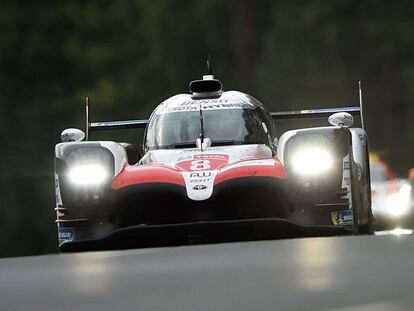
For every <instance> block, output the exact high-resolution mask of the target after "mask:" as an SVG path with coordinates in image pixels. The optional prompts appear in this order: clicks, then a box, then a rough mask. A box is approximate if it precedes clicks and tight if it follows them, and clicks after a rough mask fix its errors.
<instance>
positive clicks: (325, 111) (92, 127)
mask: <svg viewBox="0 0 414 311" xmlns="http://www.w3.org/2000/svg"><path fill="white" fill-rule="evenodd" d="M358 86H359V107H358V106H357V107H344V108H322V109H311V110H294V111H281V112H271V113H270V115H271V116H272V118H273V119H274V120H289V119H304V118H320V117H328V116H330V115H331V114H333V113H337V112H347V113H349V114H351V115H353V116H360V118H361V125H362V128H364V118H363V110H362V83H361V81H358ZM85 108H86V140H89V132H94V131H105V130H122V129H136V128H145V127H146V126H147V124H148V122H149V120H148V119H141V120H136V119H135V120H123V121H102V122H92V123H91V122H90V121H89V108H90V105H89V97H86V101H85Z"/></svg>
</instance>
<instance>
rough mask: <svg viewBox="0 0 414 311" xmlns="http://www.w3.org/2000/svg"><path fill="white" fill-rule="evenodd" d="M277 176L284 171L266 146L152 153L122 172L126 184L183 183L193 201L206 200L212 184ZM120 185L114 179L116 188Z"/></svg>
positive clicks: (210, 192)
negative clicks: (247, 177) (252, 177)
mask: <svg viewBox="0 0 414 311" xmlns="http://www.w3.org/2000/svg"><path fill="white" fill-rule="evenodd" d="M278 174H279V175H280V176H282V177H284V176H285V175H286V172H285V171H284V169H283V166H282V164H281V163H280V162H279V161H278V160H277V159H276V158H274V157H273V155H272V151H271V150H270V148H269V147H267V146H266V145H241V146H223V147H210V148H207V149H205V150H203V151H201V150H200V149H196V148H193V149H173V150H153V151H149V152H148V153H147V154H145V156H144V157H143V158H142V159H141V161H140V165H138V166H134V167H128V168H126V170H125V171H124V173H123V175H125V176H126V175H128V176H127V177H126V178H125V180H127V179H128V182H129V183H132V182H133V181H134V180H135V181H137V183H138V182H139V183H144V182H169V183H175V184H182V185H183V186H185V188H186V191H187V195H188V197H189V198H190V199H192V200H196V201H199V200H206V199H208V198H209V197H210V196H211V195H212V193H213V188H214V186H215V185H217V184H218V183H221V182H223V181H226V180H229V179H234V178H239V177H246V176H272V177H278ZM144 176H146V177H144ZM121 177H122V176H121ZM118 179H119V178H118ZM121 184H122V181H121V183H118V180H117V184H116V185H115V188H116V187H117V185H121Z"/></svg>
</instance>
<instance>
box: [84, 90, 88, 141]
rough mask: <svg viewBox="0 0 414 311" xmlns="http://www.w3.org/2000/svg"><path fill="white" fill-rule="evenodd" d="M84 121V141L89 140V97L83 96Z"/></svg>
mask: <svg viewBox="0 0 414 311" xmlns="http://www.w3.org/2000/svg"><path fill="white" fill-rule="evenodd" d="M85 122H86V127H85V133H86V135H85V141H88V140H89V97H86V98H85Z"/></svg>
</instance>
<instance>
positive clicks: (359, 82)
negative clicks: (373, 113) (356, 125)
mask: <svg viewBox="0 0 414 311" xmlns="http://www.w3.org/2000/svg"><path fill="white" fill-rule="evenodd" d="M358 89H359V108H360V109H361V125H362V128H363V129H364V130H365V126H364V110H363V108H362V107H363V105H362V81H361V80H359V81H358Z"/></svg>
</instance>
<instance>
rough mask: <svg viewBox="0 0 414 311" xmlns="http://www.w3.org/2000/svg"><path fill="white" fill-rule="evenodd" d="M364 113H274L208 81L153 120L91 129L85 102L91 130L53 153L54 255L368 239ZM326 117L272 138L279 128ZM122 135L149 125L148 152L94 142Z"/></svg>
mask: <svg viewBox="0 0 414 311" xmlns="http://www.w3.org/2000/svg"><path fill="white" fill-rule="evenodd" d="M361 110H362V109H361V107H347V108H334V109H316V110H302V111H288V112H274V113H269V112H267V111H266V109H265V108H264V107H263V105H262V104H261V103H260V102H259V101H258V100H257V99H255V98H253V97H252V96H250V95H247V94H244V93H241V92H238V91H226V92H224V91H223V90H222V84H221V82H220V81H219V80H216V79H214V77H213V76H211V75H208V76H204V77H203V79H202V80H196V81H192V82H191V83H190V94H180V95H176V96H173V97H171V98H168V99H167V100H165V101H164V102H162V103H161V104H160V105H159V106H158V107H157V108H156V109H155V110H154V111H153V113H152V115H151V116H150V118H149V119H148V120H126V121H110V122H89V101H88V99H87V101H86V116H87V117H86V123H87V125H86V133H84V132H83V131H81V130H78V129H66V130H64V131H63V132H62V136H61V138H62V141H63V142H62V143H59V144H57V145H56V148H55V188H56V213H57V220H56V223H57V227H58V237H59V247H60V248H61V250H63V251H66V250H69V251H70V250H81V249H101V248H108V247H111V248H112V247H115V248H123V247H129V245H130V244H134V243H138V244H145V243H147V242H148V241H150V240H151V239H152V238H154V239H159V238H160V239H161V235H164V236H163V238H165V237H167V238H171V239H173V240H175V241H178V240H179V239H181V238H182V239H183V241H184V240H185V239H187V240H189V241H191V240H192V239H202V238H203V237H209V236H218V237H220V238H222V239H224V240H226V239H227V237H230V236H232V238H233V239H234V238H236V239H238V238H242V236H247V237H248V236H250V234H253V233H258V232H260V233H259V236H260V237H261V238H268V237H271V236H273V235H274V234H275V233H277V234H280V235H279V236H282V237H293V236H307V235H324V234H340V233H354V234H358V233H372V230H373V217H372V213H371V206H370V205H371V202H370V200H371V199H370V198H371V193H370V180H369V176H370V174H369V163H368V156H367V155H368V145H367V134H366V132H365V131H364V130H363V129H362V128H351V126H352V124H353V115H361ZM325 116H326V117H327V116H329V123H330V124H331V125H330V126H326V127H315V128H306V129H296V130H290V131H287V132H285V133H284V134H283V135H281V136H280V137H279V139H277V138H276V134H275V122H274V121H275V120H276V121H277V120H279V119H296V118H306V117H325ZM125 128H145V135H144V145H143V148H142V149H143V150H140V149H139V148H138V147H137V146H134V145H132V144H127V143H118V142H114V141H91V140H89V134H90V132H92V131H96V130H111V129H125ZM85 138H86V139H85ZM84 139H85V140H84ZM150 237H151V238H150ZM178 237H180V238H178ZM177 239H178V240H177ZM109 245H111V246H109Z"/></svg>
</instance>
